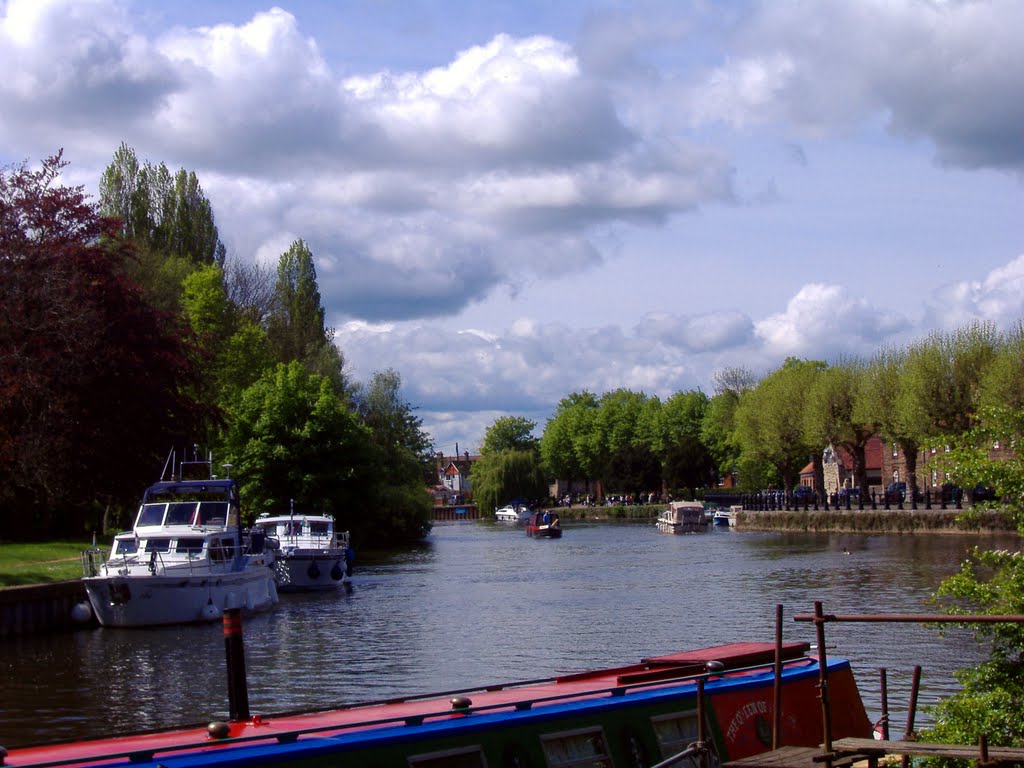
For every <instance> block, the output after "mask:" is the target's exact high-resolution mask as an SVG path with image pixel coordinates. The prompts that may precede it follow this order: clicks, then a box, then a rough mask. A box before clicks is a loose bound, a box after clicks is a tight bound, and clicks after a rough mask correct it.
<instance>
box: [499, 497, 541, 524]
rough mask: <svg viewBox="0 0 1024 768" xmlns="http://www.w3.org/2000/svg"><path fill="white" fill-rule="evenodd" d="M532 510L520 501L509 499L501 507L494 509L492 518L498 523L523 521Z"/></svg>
mask: <svg viewBox="0 0 1024 768" xmlns="http://www.w3.org/2000/svg"><path fill="white" fill-rule="evenodd" d="M532 514H533V510H532V509H530V507H529V506H528V505H527V504H525V503H524V502H521V501H510V502H509V503H508V504H506V505H505V506H504V507H502V508H501V509H496V510H494V519H495V520H497V521H498V522H500V523H525V522H526V521H527V520H529V519H530V515H532Z"/></svg>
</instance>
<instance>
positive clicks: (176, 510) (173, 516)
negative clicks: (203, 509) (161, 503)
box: [164, 501, 198, 525]
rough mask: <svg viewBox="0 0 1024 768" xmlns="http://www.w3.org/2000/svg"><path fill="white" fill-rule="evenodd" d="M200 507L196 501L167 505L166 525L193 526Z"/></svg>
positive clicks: (176, 502)
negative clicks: (193, 519)
mask: <svg viewBox="0 0 1024 768" xmlns="http://www.w3.org/2000/svg"><path fill="white" fill-rule="evenodd" d="M197 506H198V505H197V504H196V502H194V501H175V502H172V503H171V504H168V505H167V520H166V521H165V522H164V525H191V524H192V518H193V517H194V516H195V514H196V507H197Z"/></svg>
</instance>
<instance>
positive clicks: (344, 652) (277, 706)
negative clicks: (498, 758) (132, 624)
mask: <svg viewBox="0 0 1024 768" xmlns="http://www.w3.org/2000/svg"><path fill="white" fill-rule="evenodd" d="M976 544H981V545H983V546H986V547H989V546H1000V547H1013V546H1016V539H1015V538H1013V537H1010V538H997V539H986V540H981V539H979V538H978V537H968V536H945V535H944V536H934V535H933V536H891V537H887V536H866V535H852V534H834V535H824V534H771V533H744V532H739V531H734V530H728V529H726V530H722V529H714V530H712V531H709V532H708V533H706V534H699V535H692V536H665V535H663V534H659V533H658V532H657V531H656V530H655V528H654V526H653V525H640V524H585V523H584V524H580V523H577V524H567V525H566V532H565V536H564V537H563V538H562V539H560V540H553V541H549V540H534V539H529V538H527V537H526V536H525V534H524V533H523V531H522V529H521V528H509V527H505V526H501V525H494V524H487V523H475V524H474V523H452V524H441V525H439V526H438V527H437V528H436V529H435V530H434V532H433V533H432V534H431V536H430V539H429V540H428V542H427V543H425V544H423V545H420V546H417V547H413V548H410V549H406V550H402V551H400V552H395V553H390V554H388V555H385V556H381V557H379V558H377V559H376V560H375V561H374V560H372V559H371V558H369V557H367V556H365V554H364V553H361V556H360V567H359V568H358V569H357V572H356V575H355V578H354V587H353V590H352V591H351V593H345V592H340V591H339V592H338V593H337V594H330V595H309V596H303V595H288V596H283V598H282V603H281V605H280V606H279V608H278V610H277V611H275V612H273V613H269V614H263V615H260V616H257V617H253V618H252V619H249V620H248V621H247V622H246V625H245V630H244V631H245V646H246V665H247V669H248V673H249V674H248V677H249V697H250V708H251V710H252V711H253V712H261V713H267V712H280V711H287V710H296V709H308V708H317V707H327V706H331V705H335V704H340V703H346V702H354V701H366V700H371V699H379V698H388V697H393V696H398V695H404V694H413V693H422V692H425V691H429V690H440V689H455V688H461V687H467V686H471V685H478V684H484V683H495V682H501V681H508V680H523V679H529V678H536V677H543V676H548V675H553V674H558V673H562V672H567V671H575V670H579V669H584V668H587V667H591V666H596V665H604V664H619V663H631V662H634V661H636V660H637V659H639V658H642V657H645V656H652V655H657V654H663V653H670V652H673V651H677V650H683V649H686V648H693V647H698V646H703V645H715V644H720V643H726V642H733V641H736V640H741V639H754V640H764V641H771V640H772V639H773V638H774V632H775V627H774V620H775V605H776V604H778V603H781V604H783V605H784V606H785V613H786V624H785V636H786V639H787V640H805V641H808V642H813V641H814V639H815V638H814V630H813V627H812V625H810V624H798V623H795V622H793V621H792V616H793V615H794V614H796V613H811V612H812V611H813V604H814V601H816V600H821V601H823V602H824V604H825V610H826V611H827V612H833V613H924V612H934V610H933V607H931V606H928V605H927V604H926V600H927V598H928V597H929V595H930V594H931V592H932V591H933V590H934V588H935V587H936V586H937V584H938V582H939V581H940V580H941V579H942V578H943V577H945V576H947V575H949V574H951V573H953V572H954V571H955V570H956V568H957V567H958V564H959V562H960V561H961V560H962V559H963V558H964V557H965V556H966V554H967V553H968V551H969V549H970V548H971V547H973V546H974V545H976ZM847 553H848V554H847ZM827 641H828V643H829V645H830V646H831V647H832V648H831V650H830V652H831V653H832V654H834V655H842V656H846V657H847V658H850V659H851V660H852V661H853V663H854V666H855V670H856V672H857V676H858V680H859V681H860V683H861V686H862V688H863V690H864V694H865V699H866V703H867V704H868V708H869V710H870V711H871V713H872V716H873V717H877V715H878V713H879V711H880V694H879V686H878V674H877V670H878V668H879V667H882V666H884V667H886V668H887V669H888V687H889V696H890V705H891V709H892V710H893V712H894V719H895V721H896V722H899V721H900V719H901V718H904V717H905V713H906V707H907V701H908V699H909V690H910V681H911V675H912V670H913V666H914V664H918V663H920V664H923V665H924V675H923V680H922V695H921V698H922V701H923V702H925V703H926V702H928V701H933V700H934V699H935V697H936V696H939V695H943V694H945V693H947V692H948V691H950V690H953V689H954V688H955V682H954V681H953V678H952V672H953V670H955V669H956V668H957V667H958V666H961V665H963V664H971V663H975V662H976V661H978V660H980V659H981V658H983V657H984V650H983V649H982V648H980V647H978V646H977V644H976V643H975V642H974V641H973V639H972V638H971V635H970V634H969V633H966V632H963V633H953V634H951V635H949V636H947V637H945V638H939V637H938V635H937V634H936V632H935V631H933V630H931V629H928V628H926V627H921V626H917V625H910V624H900V625H882V624H844V625H829V627H828V638H827ZM0 659H2V663H0V672H2V673H3V677H2V680H3V682H2V683H0V744H4V745H5V746H8V747H10V746H13V745H17V744H25V743H32V742H39V741H49V740H54V739H58V738H69V737H81V736H94V735H101V734H107V733H112V732H123V731H126V730H130V729H135V728H150V727H160V726H166V725H175V724H184V723H201V722H207V721H209V720H210V719H213V718H216V717H223V716H224V715H225V714H226V709H227V697H226V689H225V681H226V673H225V669H224V646H223V635H222V632H221V629H220V627H219V626H217V625H213V626H195V627H183V628H167V629H153V630H107V629H98V630H95V631H84V632H77V633H72V634H68V635H59V636H53V637H46V638H31V639H22V640H9V641H5V642H3V643H0ZM918 722H920V718H919V720H918Z"/></svg>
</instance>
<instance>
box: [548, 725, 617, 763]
mask: <svg viewBox="0 0 1024 768" xmlns="http://www.w3.org/2000/svg"><path fill="white" fill-rule="evenodd" d="M541 747H542V748H543V749H544V757H545V759H546V760H547V763H548V768H612V759H611V757H610V756H609V754H608V746H607V743H606V742H605V738H604V732H603V731H602V730H601V729H600V728H590V729H587V730H585V731H573V732H571V733H559V734H552V735H550V736H541Z"/></svg>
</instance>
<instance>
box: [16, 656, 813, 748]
mask: <svg viewBox="0 0 1024 768" xmlns="http://www.w3.org/2000/svg"><path fill="white" fill-rule="evenodd" d="M808 662H812V663H813V660H810V659H806V658H798V659H789V660H787V661H786V662H784V666H795V665H798V664H805V663H808ZM720 664H721V662H708V666H709V667H710V669H709V670H708V671H702V672H699V673H696V674H694V673H692V672H691V673H687V674H682V675H680V676H679V677H676V678H664V679H658V680H650V681H641V682H636V683H627V684H622V685H612V686H608V687H605V688H592V689H587V690H575V691H568V692H565V693H560V694H554V695H551V696H538V697H537V698H533V699H525V700H523V701H516V702H507V701H505V702H499V703H496V704H482V705H474V704H473V703H472V700H471V699H469V698H468V697H467V696H466V695H465V694H469V693H476V692H489V691H500V690H506V689H510V688H521V687H525V686H530V685H541V684H544V683H554V682H558V680H559V679H560V678H559V677H547V678H539V679H536V680H523V681H519V682H515V683H504V684H500V685H492V686H484V687H480V686H477V687H473V688H460V689H456V690H451V691H445V692H443V693H431V694H423V695H416V696H408V697H398V698H391V699H381V700H378V701H368V702H361V703H359V704H353V705H351V706H349V707H347V708H346V709H348V710H356V709H362V708H368V707H374V706H380V705H382V704H403V703H408V702H411V701H418V700H427V699H434V698H442V699H443V698H445V697H451V698H450V699H449V704H450V705H451V706H450V708H448V709H438V710H436V711H430V712H423V713H419V714H415V715H396V716H392V717H380V718H373V719H370V720H360V721H355V722H351V723H331V724H329V725H317V726H310V727H308V728H297V729H294V730H288V731H275V732H274V733H271V734H256V735H252V736H235V737H225V738H213V737H210V738H205V739H203V740H202V741H193V742H189V743H185V744H173V745H168V746H161V747H155V748H152V749H142V750H127V751H123V752H107V753H104V754H102V755H95V756H89V757H81V756H78V757H74V758H69V759H67V760H53V761H49V762H43V763H31V764H30V765H29V766H26V768H57V767H58V766H62V765H71V764H74V765H85V764H88V763H98V762H103V761H111V760H117V759H124V758H126V759H128V760H129V761H131V762H150V761H153V760H155V759H156V755H157V754H170V753H181V752H188V751H193V750H201V749H210V748H215V749H223V748H224V747H226V746H238V745H242V744H252V743H256V742H268V741H277V742H278V743H281V744H290V743H294V742H295V741H297V740H298V739H299V738H300V737H303V736H316V735H319V734H327V733H333V734H338V733H342V732H349V731H353V730H357V729H365V728H379V727H385V726H394V725H405V726H418V725H423V724H424V723H425V722H426V721H428V720H443V719H450V718H452V717H453V716H460V717H464V716H466V715H470V714H482V713H489V712H497V711H502V710H506V711H507V710H510V709H512V710H516V711H527V710H530V709H532V708H533V707H534V706H535V705H537V704H554V703H558V702H566V703H568V702H570V701H573V700H580V699H598V698H600V697H603V696H614V697H618V696H625V695H626V694H628V693H631V692H636V691H638V690H640V689H644V688H649V689H655V688H659V687H665V686H667V685H671V684H679V683H688V684H692V685H693V686H694V695H697V694H698V691H699V690H700V689H701V688H702V687H703V685H702V684H703V682H704V681H705V680H708V679H709V678H720V677H724V676H725V675H726V674H729V675H734V674H736V675H741V674H753V673H758V672H771V671H772V664H771V663H760V664H755V665H752V666H749V667H730V668H728V669H716V668H714V665H720ZM687 669H691V668H690V667H687ZM330 711H332V710H331V709H324V710H305V711H302V712H293V713H288V712H285V713H278V714H275V715H270V716H266V717H262V716H259V715H257V716H255V717H254V718H253V719H252V721H253V723H254V724H260V723H266V722H269V721H270V720H271V719H272V718H274V717H282V718H283V717H294V716H297V715H300V714H301V715H306V714H316V713H317V712H330ZM212 726H213V724H212V723H211V732H212ZM691 746H692V745H691ZM676 757H678V756H676ZM674 759H675V758H670V760H674ZM668 764H672V763H671V762H670V763H668Z"/></svg>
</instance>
